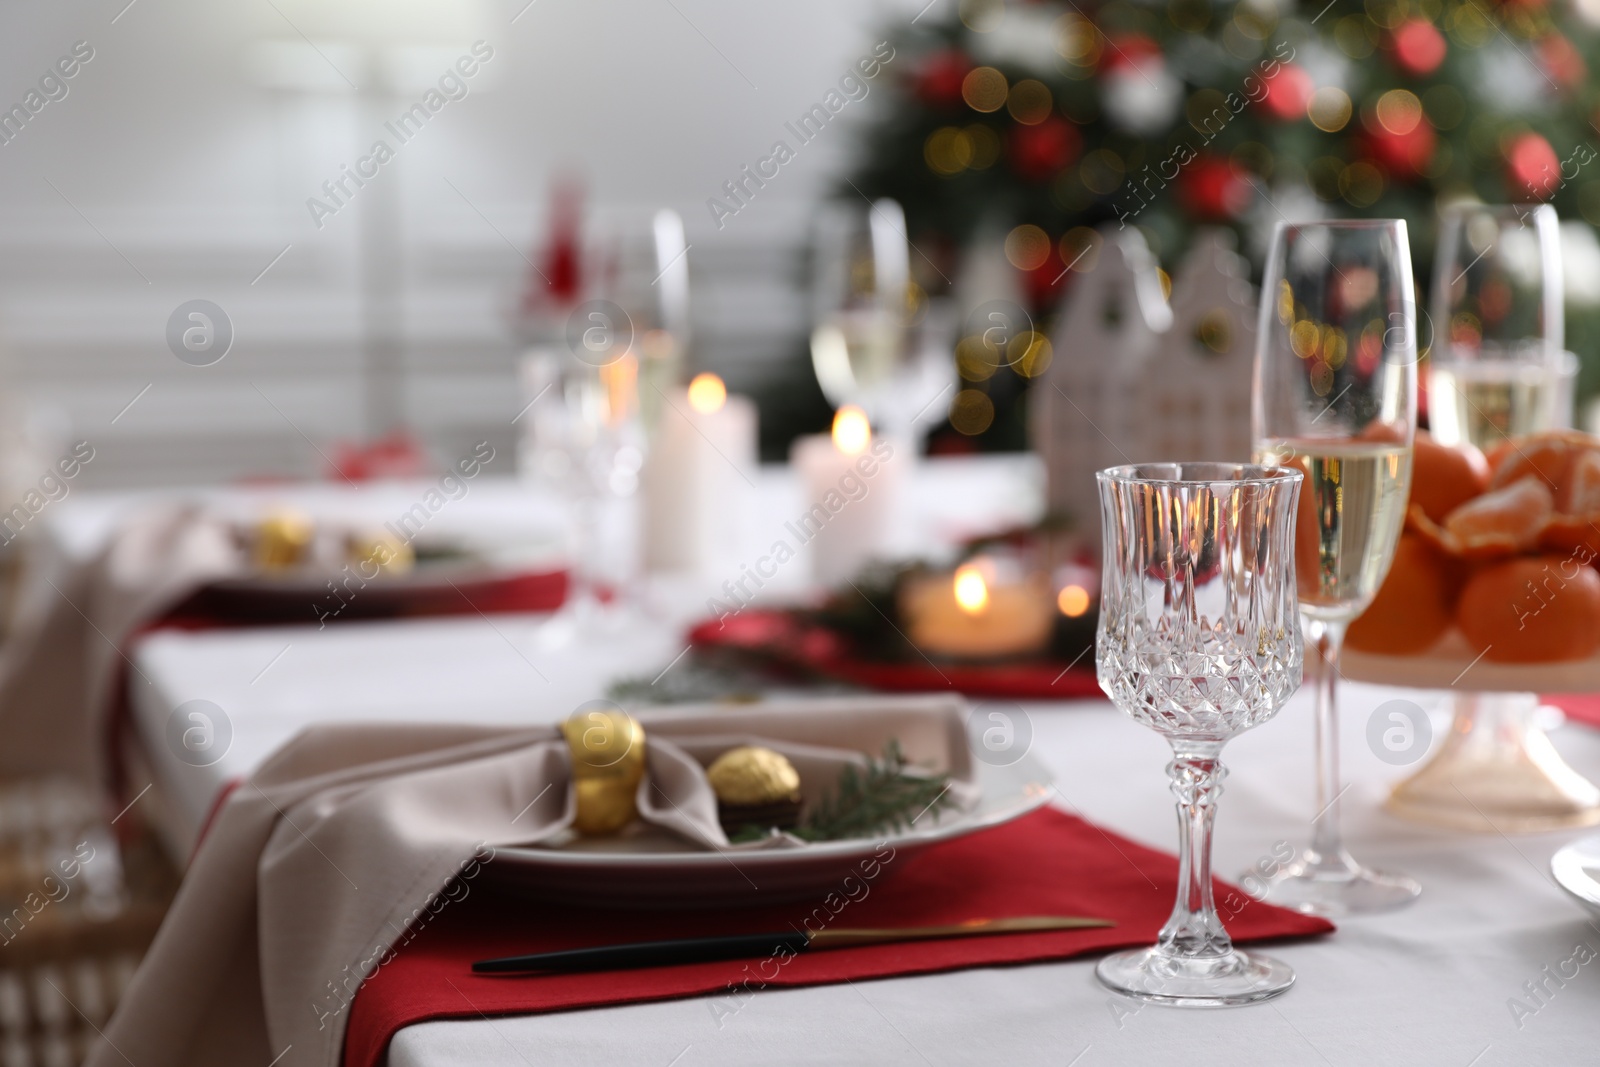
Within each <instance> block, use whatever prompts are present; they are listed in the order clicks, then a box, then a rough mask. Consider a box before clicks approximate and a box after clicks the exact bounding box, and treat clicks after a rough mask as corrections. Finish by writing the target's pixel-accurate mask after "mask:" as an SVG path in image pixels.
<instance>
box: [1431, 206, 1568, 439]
mask: <svg viewBox="0 0 1600 1067" xmlns="http://www.w3.org/2000/svg"><path fill="white" fill-rule="evenodd" d="M1562 294H1563V289H1562V281H1561V231H1560V224H1559V222H1558V220H1557V218H1556V211H1555V208H1553V207H1551V206H1550V205H1549V204H1537V205H1526V204H1525V205H1510V204H1499V205H1494V204H1458V205H1455V206H1453V207H1451V208H1448V209H1447V210H1446V211H1445V213H1444V217H1443V219H1442V220H1441V222H1440V226H1439V246H1438V253H1437V256H1436V257H1435V266H1434V284H1433V302H1432V308H1431V313H1432V317H1433V346H1432V350H1431V352H1430V354H1429V372H1430V373H1429V390H1428V415H1429V423H1430V427H1431V429H1432V433H1433V436H1434V437H1435V438H1436V439H1438V440H1439V441H1440V442H1441V443H1442V444H1450V445H1453V444H1461V443H1463V442H1466V443H1470V444H1474V445H1477V446H1478V447H1479V448H1482V449H1484V450H1485V451H1488V450H1491V449H1493V448H1494V447H1496V446H1497V445H1499V444H1501V443H1502V442H1504V441H1505V440H1507V439H1508V438H1510V437H1517V436H1521V435H1523V434H1528V433H1534V432H1536V431H1539V430H1546V429H1553V428H1556V427H1561V426H1568V425H1570V424H1571V421H1572V394H1571V384H1572V378H1573V376H1574V375H1575V373H1576V370H1577V358H1576V357H1575V356H1573V355H1571V354H1570V353H1568V352H1566V351H1565V349H1564V347H1563V334H1562V325H1563V324H1562ZM1563 409H1564V410H1563Z"/></svg>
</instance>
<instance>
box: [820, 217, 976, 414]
mask: <svg viewBox="0 0 1600 1067" xmlns="http://www.w3.org/2000/svg"><path fill="white" fill-rule="evenodd" d="M910 253H911V245H910V241H909V240H908V238H907V237H906V220H905V213H904V212H903V211H902V210H901V208H900V205H899V204H898V203H896V202H895V201H893V200H876V201H873V202H872V203H870V204H868V203H865V202H862V203H845V202H835V203H830V204H825V205H823V207H822V208H821V209H820V210H819V212H818V215H817V221H816V224H815V227H814V230H813V235H812V278H811V293H812V322H813V328H812V332H811V365H812V369H813V370H814V372H815V373H816V376H817V383H818V384H819V385H820V386H821V387H822V393H823V395H824V396H825V397H827V398H828V401H829V403H831V404H832V405H833V406H834V407H835V408H838V407H843V406H844V405H846V404H854V405H857V406H858V407H860V408H862V409H863V410H864V411H866V413H867V416H868V418H870V419H871V420H872V422H873V424H874V425H876V426H877V427H879V428H880V429H881V430H882V432H884V433H885V434H887V435H889V436H892V437H899V438H902V439H911V440H914V439H916V438H917V437H918V436H920V432H921V431H922V430H923V429H925V428H926V427H927V426H929V425H931V424H932V423H935V422H938V421H940V420H941V419H943V418H944V415H945V412H946V409H947V405H940V404H937V403H936V402H935V401H937V400H938V399H939V397H940V396H941V394H942V393H943V391H944V390H945V389H946V388H947V386H948V384H949V383H950V382H951V381H953V380H954V376H955V364H954V360H953V357H952V356H951V354H950V352H949V351H948V349H949V346H948V344H946V343H944V342H946V341H947V340H948V338H945V337H942V336H941V334H942V333H943V332H946V331H942V330H940V329H939V328H938V322H939V319H940V316H938V315H933V316H930V315H928V314H927V312H928V306H927V296H926V294H925V293H924V292H923V290H922V288H921V287H920V286H918V285H917V284H916V282H915V281H913V280H912V277H911V258H910Z"/></svg>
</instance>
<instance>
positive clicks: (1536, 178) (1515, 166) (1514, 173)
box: [1506, 133, 1561, 200]
mask: <svg viewBox="0 0 1600 1067" xmlns="http://www.w3.org/2000/svg"><path fill="white" fill-rule="evenodd" d="M1506 178H1507V180H1508V181H1510V183H1511V185H1512V188H1514V189H1515V190H1516V191H1517V192H1518V193H1519V194H1521V193H1526V194H1527V195H1529V196H1531V197H1533V198H1534V199H1535V200H1545V199H1548V198H1549V197H1550V195H1551V194H1553V193H1554V192H1555V191H1556V188H1557V186H1559V185H1560V184H1561V160H1560V159H1559V158H1557V156H1556V150H1555V149H1554V148H1551V147H1550V142H1549V141H1546V140H1545V139H1544V138H1543V137H1540V136H1539V135H1538V134H1536V133H1523V134H1518V135H1517V136H1516V137H1514V138H1512V139H1511V143H1510V144H1508V145H1506Z"/></svg>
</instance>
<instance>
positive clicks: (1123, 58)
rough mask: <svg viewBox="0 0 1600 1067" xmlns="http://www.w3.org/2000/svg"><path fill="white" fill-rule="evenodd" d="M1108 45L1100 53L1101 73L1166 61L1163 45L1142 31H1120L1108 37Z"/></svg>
mask: <svg viewBox="0 0 1600 1067" xmlns="http://www.w3.org/2000/svg"><path fill="white" fill-rule="evenodd" d="M1106 44H1107V47H1106V48H1105V49H1103V50H1102V51H1101V53H1100V73H1101V74H1106V73H1109V72H1111V71H1113V70H1129V69H1137V68H1139V67H1143V66H1144V65H1145V64H1146V63H1164V62H1166V57H1165V56H1163V55H1162V54H1161V46H1160V45H1159V44H1157V43H1156V42H1155V41H1154V40H1153V39H1151V38H1149V37H1146V36H1145V35H1144V34H1142V33H1118V34H1113V35H1112V36H1110V37H1108V38H1107V39H1106Z"/></svg>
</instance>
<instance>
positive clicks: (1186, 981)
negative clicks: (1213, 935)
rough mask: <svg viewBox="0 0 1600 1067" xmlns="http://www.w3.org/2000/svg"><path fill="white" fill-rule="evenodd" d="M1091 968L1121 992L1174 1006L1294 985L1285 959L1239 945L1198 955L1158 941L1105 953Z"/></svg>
mask: <svg viewBox="0 0 1600 1067" xmlns="http://www.w3.org/2000/svg"><path fill="white" fill-rule="evenodd" d="M1094 973H1095V976H1096V977H1098V978H1099V979H1100V981H1101V982H1103V983H1105V984H1106V985H1107V986H1109V987H1110V988H1112V989H1114V990H1116V991H1117V992H1118V993H1121V994H1123V995H1124V996H1129V997H1135V998H1137V999H1139V1000H1148V1001H1150V1002H1152V1003H1155V1004H1165V1005H1168V1006H1170V1007H1177V1008H1226V1007H1233V1006H1236V1005H1239V1004H1253V1003H1255V1002H1256V1001H1259V1000H1269V999H1271V998H1272V997H1275V996H1278V995H1279V994H1280V993H1282V992H1284V991H1285V990H1287V989H1288V988H1289V987H1290V986H1292V985H1294V971H1292V970H1290V968H1289V965H1288V964H1286V963H1280V962H1279V961H1277V960H1275V959H1272V958H1271V957H1269V956H1257V955H1253V954H1250V953H1244V952H1240V951H1239V950H1238V949H1229V950H1228V951H1227V952H1225V953H1223V954H1221V955H1218V956H1210V957H1200V958H1196V957H1181V956H1173V955H1171V954H1169V953H1167V952H1165V951H1163V949H1162V947H1161V946H1160V945H1157V946H1155V947H1153V948H1143V949H1134V950H1132V951H1130V952H1118V953H1117V954H1116V955H1114V956H1107V957H1106V958H1105V959H1103V960H1101V961H1100V965H1099V966H1097V967H1096V968H1095V969H1094Z"/></svg>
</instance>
